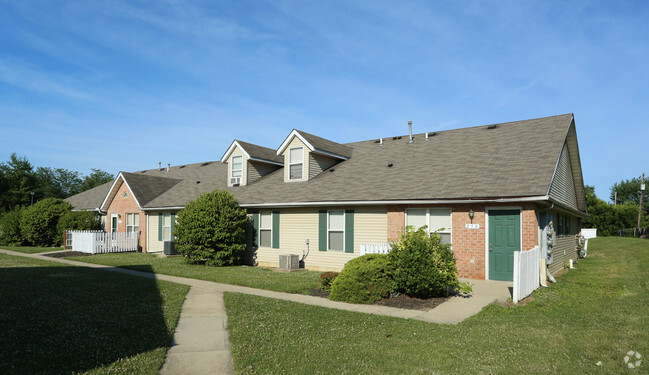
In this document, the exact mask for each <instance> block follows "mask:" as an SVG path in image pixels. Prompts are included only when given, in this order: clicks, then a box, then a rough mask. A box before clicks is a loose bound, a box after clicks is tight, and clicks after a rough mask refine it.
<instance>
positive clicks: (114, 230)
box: [110, 214, 119, 233]
mask: <svg viewBox="0 0 649 375" xmlns="http://www.w3.org/2000/svg"><path fill="white" fill-rule="evenodd" d="M113 224H115V225H113ZM118 228H119V215H118V214H110V232H111V233H117V229H118Z"/></svg>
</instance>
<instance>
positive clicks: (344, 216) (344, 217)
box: [327, 210, 347, 253]
mask: <svg viewBox="0 0 649 375" xmlns="http://www.w3.org/2000/svg"><path fill="white" fill-rule="evenodd" d="M331 212H342V213H343V229H342V232H343V248H342V249H341V250H333V249H331V248H330V247H329V232H341V230H337V229H333V230H332V229H330V228H329V216H330V213H331ZM346 225H347V216H346V215H345V210H329V211H327V251H340V252H343V253H344V252H345V227H346Z"/></svg>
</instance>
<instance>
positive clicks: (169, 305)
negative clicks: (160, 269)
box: [0, 254, 189, 374]
mask: <svg viewBox="0 0 649 375" xmlns="http://www.w3.org/2000/svg"><path fill="white" fill-rule="evenodd" d="M188 290H189V287H187V286H185V285H179V284H174V283H169V282H165V281H156V280H151V279H147V278H142V277H134V276H128V275H120V274H116V273H112V272H105V271H98V270H93V269H88V268H84V267H71V266H68V265H63V264H60V263H55V262H47V261H41V260H36V259H29V258H22V257H14V256H9V255H4V254H0V301H1V302H0V333H1V334H0V374H63V373H84V374H108V373H110V374H157V372H158V370H159V368H160V367H161V366H162V364H163V363H164V358H165V354H166V352H167V348H168V347H169V346H170V345H171V338H172V336H173V332H174V329H175V327H176V323H177V321H178V316H179V314H180V308H181V306H182V303H183V300H184V298H185V295H186V294H187V291H188Z"/></svg>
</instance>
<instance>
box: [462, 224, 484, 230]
mask: <svg viewBox="0 0 649 375" xmlns="http://www.w3.org/2000/svg"><path fill="white" fill-rule="evenodd" d="M464 228H466V229H480V224H465V225H464Z"/></svg>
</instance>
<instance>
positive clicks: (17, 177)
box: [0, 152, 38, 212]
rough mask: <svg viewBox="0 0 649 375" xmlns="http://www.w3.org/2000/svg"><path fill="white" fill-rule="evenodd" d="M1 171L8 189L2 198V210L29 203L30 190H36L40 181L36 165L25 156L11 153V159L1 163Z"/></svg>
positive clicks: (0, 208)
mask: <svg viewBox="0 0 649 375" xmlns="http://www.w3.org/2000/svg"><path fill="white" fill-rule="evenodd" d="M0 171H2V175H3V176H4V180H5V182H4V183H5V186H6V190H3V192H2V194H1V198H0V201H1V202H0V203H1V204H2V206H0V211H2V212H6V211H9V210H11V209H12V208H13V207H15V206H18V205H29V203H30V202H31V194H30V192H32V191H35V190H36V188H37V186H38V182H37V178H36V175H35V173H34V167H33V166H32V164H31V163H30V162H29V161H28V160H27V158H25V157H21V156H18V155H16V153H15V152H14V153H13V154H11V157H10V158H9V161H8V162H6V163H0Z"/></svg>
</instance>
